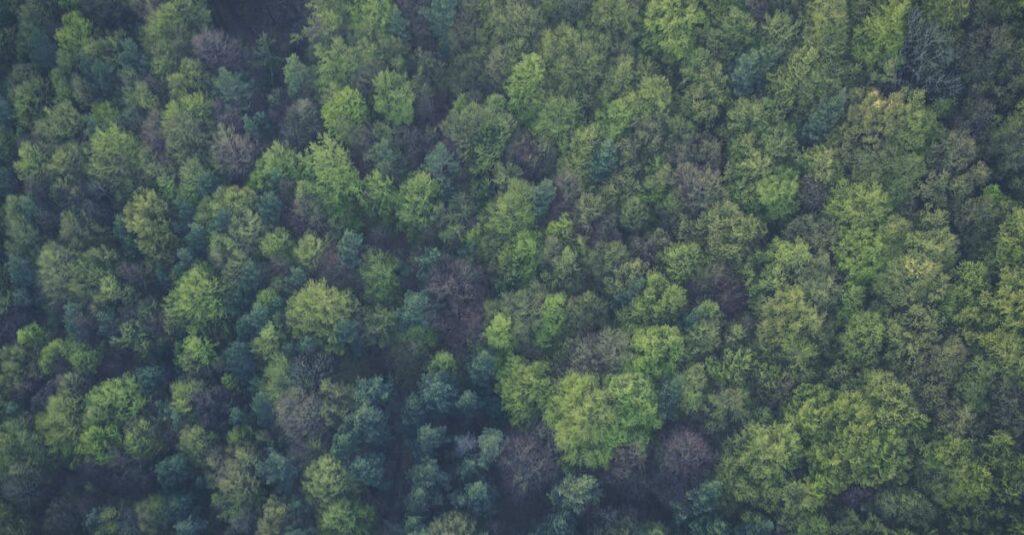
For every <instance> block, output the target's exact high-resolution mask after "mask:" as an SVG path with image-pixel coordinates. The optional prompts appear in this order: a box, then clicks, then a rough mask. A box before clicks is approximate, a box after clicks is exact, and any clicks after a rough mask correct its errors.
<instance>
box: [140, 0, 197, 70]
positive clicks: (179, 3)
mask: <svg viewBox="0 0 1024 535" xmlns="http://www.w3.org/2000/svg"><path fill="white" fill-rule="evenodd" d="M209 24H210V11H209V10H207V9H206V7H205V6H204V5H203V4H202V3H201V2H198V1H197V0H171V1H170V2H166V3H163V4H161V5H160V6H159V7H158V8H156V9H154V10H153V11H152V12H151V13H149V16H148V17H147V18H146V24H145V25H144V26H143V27H142V45H143V46H144V47H145V49H146V51H147V52H148V53H149V56H150V58H151V61H152V63H153V70H154V72H156V73H157V74H158V75H165V74H168V73H170V72H171V70H172V69H174V68H175V67H177V66H178V61H179V60H180V59H181V58H183V57H185V55H186V54H187V53H188V51H189V49H190V44H191V39H192V36H193V35H195V34H197V33H199V32H201V31H202V30H204V29H206V27H207V26H209Z"/></svg>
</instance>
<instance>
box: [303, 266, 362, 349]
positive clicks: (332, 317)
mask: <svg viewBox="0 0 1024 535" xmlns="http://www.w3.org/2000/svg"><path fill="white" fill-rule="evenodd" d="M358 305H359V303H358V301H356V299H355V297H353V296H352V293H351V292H349V291H347V290H339V289H337V288H334V287H332V286H328V285H327V283H326V282H325V281H324V280H322V279H321V280H312V281H309V282H307V283H306V285H305V286H303V287H302V288H301V289H300V290H299V291H297V292H295V294H294V295H292V296H291V297H289V298H288V303H287V306H286V309H285V319H286V321H287V323H288V329H289V330H290V331H291V334H292V336H294V337H295V338H302V337H309V338H312V339H313V340H316V341H317V342H319V343H320V344H322V345H323V347H324V348H325V349H327V350H328V351H331V352H333V353H338V354H340V353H343V352H344V343H345V341H346V340H345V327H346V324H347V322H349V321H351V320H352V319H353V315H354V314H355V312H356V309H357V307H358Z"/></svg>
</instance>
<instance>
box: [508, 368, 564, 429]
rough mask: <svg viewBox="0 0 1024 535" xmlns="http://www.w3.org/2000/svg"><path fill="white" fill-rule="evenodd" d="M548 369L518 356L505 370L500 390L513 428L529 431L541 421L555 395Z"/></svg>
mask: <svg viewBox="0 0 1024 535" xmlns="http://www.w3.org/2000/svg"><path fill="white" fill-rule="evenodd" d="M548 368H549V366H548V364H547V363H546V362H529V363H528V362H527V361H526V360H524V359H523V358H522V357H518V356H515V355H512V356H510V357H508V359H507V360H506V361H505V363H504V364H503V365H502V366H501V370H499V371H498V376H497V378H498V383H497V387H496V390H497V392H498V395H499V396H500V397H501V406H502V408H503V409H504V410H505V414H506V415H508V420H509V422H510V423H511V424H512V425H513V426H516V427H525V426H527V425H529V424H531V423H533V422H536V421H537V420H538V419H539V418H540V416H541V413H542V412H543V410H544V407H545V406H546V404H547V400H548V397H549V396H550V395H551V386H552V381H551V378H550V377H549V369H548Z"/></svg>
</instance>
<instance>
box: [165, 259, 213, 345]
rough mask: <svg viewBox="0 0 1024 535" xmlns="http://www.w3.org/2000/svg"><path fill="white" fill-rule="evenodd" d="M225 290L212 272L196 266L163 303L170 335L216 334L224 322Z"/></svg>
mask: <svg viewBox="0 0 1024 535" xmlns="http://www.w3.org/2000/svg"><path fill="white" fill-rule="evenodd" d="M221 294H222V289H221V285H220V283H219V282H218V281H217V279H216V278H215V277H214V276H213V274H212V273H210V270H209V269H208V268H207V267H205V266H202V265H196V266H193V267H192V268H191V269H189V270H188V271H187V272H185V274H183V275H182V276H181V278H179V279H178V281H177V283H176V284H175V286H174V288H173V289H172V290H171V291H170V292H169V293H168V294H167V297H166V298H165V299H164V325H165V326H166V327H167V330H168V331H169V332H179V331H185V332H188V333H189V334H200V333H207V332H210V333H214V332H216V331H217V329H218V327H219V326H220V323H221V322H222V321H223V320H224V318H225V311H224V305H223V301H222V297H221Z"/></svg>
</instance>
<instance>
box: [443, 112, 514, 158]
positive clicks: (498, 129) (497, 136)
mask: <svg viewBox="0 0 1024 535" xmlns="http://www.w3.org/2000/svg"><path fill="white" fill-rule="evenodd" d="M505 108H506V103H505V98H504V97H502V96H501V95H491V96H489V97H487V99H486V100H485V101H484V102H483V104H480V103H478V102H474V101H472V100H470V99H469V98H467V97H465V96H460V97H459V98H458V99H456V101H455V104H454V106H453V107H452V110H451V111H450V112H449V113H448V116H447V117H446V118H445V120H444V122H443V123H441V131H442V132H444V135H445V137H447V138H448V139H450V140H451V142H452V144H453V145H455V150H456V151H458V155H459V160H460V161H461V162H462V163H463V164H464V165H466V167H467V169H468V170H469V171H470V172H472V173H474V174H477V175H481V174H484V173H486V172H488V171H490V170H491V169H492V168H493V167H494V165H495V164H496V163H498V161H499V160H500V159H501V155H502V153H503V152H504V150H505V144H506V143H508V140H509V138H510V137H511V136H512V129H513V127H514V121H513V118H512V115H511V114H509V113H508V112H507V111H505Z"/></svg>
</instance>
